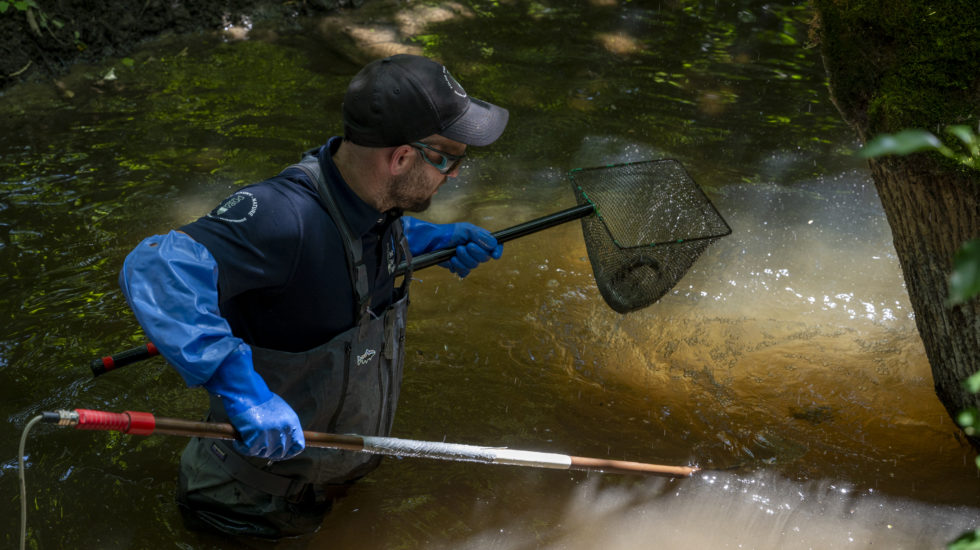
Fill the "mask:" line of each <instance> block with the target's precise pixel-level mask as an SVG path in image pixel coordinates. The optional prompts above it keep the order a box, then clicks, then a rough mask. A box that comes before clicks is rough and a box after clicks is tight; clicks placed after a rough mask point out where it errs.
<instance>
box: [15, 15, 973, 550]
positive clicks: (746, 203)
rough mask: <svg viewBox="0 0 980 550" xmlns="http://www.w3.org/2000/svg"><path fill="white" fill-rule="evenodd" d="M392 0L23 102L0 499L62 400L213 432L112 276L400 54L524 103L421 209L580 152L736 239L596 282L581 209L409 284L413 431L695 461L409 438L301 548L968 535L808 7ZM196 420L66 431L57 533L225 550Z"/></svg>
mask: <svg viewBox="0 0 980 550" xmlns="http://www.w3.org/2000/svg"><path fill="white" fill-rule="evenodd" d="M722 4H723V3H716V2H692V1H686V0H671V1H650V0H634V1H619V2H617V1H615V0H592V1H585V0H575V1H567V2H566V1H562V2H557V1H556V2H548V1H536V2H527V1H522V0H511V1H500V2H491V1H484V0H463V1H461V2H459V3H444V4H436V3H420V2H383V1H378V2H374V3H372V2H368V3H367V5H366V6H365V7H364V8H362V9H361V10H357V11H354V12H351V13H346V14H342V15H338V16H336V17H333V18H327V19H321V20H303V19H296V20H293V21H289V22H281V23H278V24H276V25H275V26H272V25H268V24H266V25H255V26H254V27H245V28H236V29H229V32H227V33H214V34H206V35H198V36H181V37H171V38H168V39H161V40H156V41H154V42H151V43H147V44H146V45H144V46H143V47H141V48H140V49H139V51H137V52H134V53H132V54H130V58H128V59H127V60H121V59H115V60H109V61H107V62H106V63H105V64H103V65H99V66H79V67H77V68H76V69H75V70H74V71H73V72H72V74H71V75H68V76H67V77H65V78H64V79H61V80H60V81H59V84H58V85H57V86H54V85H51V84H44V85H40V84H35V85H23V86H20V87H18V88H14V89H12V90H9V91H8V92H6V93H5V94H4V96H2V98H0V124H2V128H3V132H0V238H2V241H0V265H2V268H3V282H2V289H3V292H2V293H0V312H2V315H3V318H4V319H5V321H4V330H3V332H2V334H0V407H2V410H3V415H4V416H5V418H6V420H7V421H6V422H5V423H3V424H2V425H0V434H2V435H0V440H2V441H3V442H4V443H3V453H2V455H0V492H2V494H3V495H7V496H6V498H4V499H3V500H2V504H0V506H2V508H0V510H3V511H4V512H5V513H3V514H0V532H2V533H4V535H3V537H4V538H3V541H4V544H5V546H13V545H14V543H15V541H16V540H17V531H18V522H17V518H18V515H19V514H18V507H19V499H18V498H17V496H16V495H17V469H16V465H17V458H16V455H17V450H16V442H17V440H18V438H19V435H20V433H21V430H22V429H23V426H24V425H25V424H26V422H27V421H28V420H29V419H30V418H32V417H33V416H35V415H37V414H38V413H39V412H40V411H45V410H54V409H58V408H94V409H105V410H112V411H121V410H147V411H152V412H154V413H155V414H157V415H159V416H170V417H179V418H189V419H197V418H199V417H200V415H201V413H202V411H203V408H204V404H205V401H206V399H205V396H204V394H203V391H202V390H189V389H187V388H186V387H184V385H183V384H182V382H181V380H180V379H179V377H178V376H177V375H176V374H175V373H174V372H173V370H172V369H170V368H169V367H168V366H167V365H166V364H165V363H164V362H163V361H162V360H160V359H154V360H150V361H147V362H145V363H143V364H139V365H134V366H131V367H127V368H126V369H123V370H120V371H119V372H114V373H111V374H110V375H106V376H103V377H100V378H99V379H94V380H93V378H92V376H91V373H90V371H89V368H88V364H89V361H90V360H91V359H92V358H94V357H97V356H101V355H105V354H106V353H111V352H116V351H120V350H123V349H126V348H129V347H132V346H133V345H136V344H138V343H140V342H142V336H141V334H140V331H139V328H138V326H137V324H136V323H135V320H134V319H133V317H132V315H131V314H130V313H129V311H128V309H127V307H126V305H125V301H124V300H123V298H122V296H121V294H120V292H119V290H118V287H117V284H116V277H117V273H118V270H119V268H120V266H121V264H122V259H123V258H124V256H125V255H126V253H128V251H129V250H130V249H131V248H132V247H133V246H134V245H135V244H136V243H137V242H139V241H140V240H141V239H142V238H143V237H145V236H147V235H150V234H153V233H158V232H164V231H167V230H168V229H170V228H172V227H175V226H177V225H179V224H181V223H185V222H186V221H189V220H192V219H194V218H196V217H197V216H200V215H201V214H203V213H205V212H207V211H208V210H209V209H210V208H212V207H213V206H214V205H215V204H217V202H218V201H219V200H220V199H221V198H223V197H225V196H227V195H228V194H229V193H230V192H231V191H232V190H233V189H235V188H236V187H238V186H240V185H243V184H246V183H250V182H253V181H256V180H259V179H262V178H264V177H267V176H269V175H272V174H275V173H276V172H277V171H278V170H279V169H280V168H282V167H284V166H285V165H287V164H290V163H292V162H294V161H295V160H296V159H297V158H298V157H297V156H298V154H299V153H300V152H301V151H303V150H305V149H306V148H308V147H311V146H314V145H317V144H319V143H321V142H323V141H324V140H325V139H326V138H327V137H328V136H329V135H332V134H334V133H337V132H339V131H340V116H339V113H340V111H339V108H340V102H341V98H342V95H343V91H344V88H345V86H346V84H347V81H348V80H349V79H350V77H351V76H352V75H353V74H354V73H355V72H356V71H357V69H358V68H359V67H360V65H361V64H362V63H363V61H364V60H366V59H368V58H370V56H372V55H377V54H378V53H379V52H393V51H401V50H403V49H407V50H408V51H415V52H424V53H426V54H428V55H431V56H433V57H437V58H439V59H441V60H442V61H444V62H445V63H446V64H447V65H448V66H449V68H450V69H451V70H452V72H453V74H454V76H455V77H456V78H457V79H458V80H459V81H460V82H461V83H462V84H463V85H464V86H465V87H466V89H467V91H469V92H470V93H471V94H472V95H474V96H476V97H480V98H485V99H488V100H491V101H493V102H495V103H497V104H500V105H503V106H506V107H508V108H509V109H510V111H511V122H510V125H509V127H508V130H507V132H506V133H505V134H504V137H503V138H501V139H500V140H499V141H498V142H497V143H495V144H494V145H493V146H491V147H487V148H483V149H481V150H478V151H472V154H471V158H470V159H469V160H467V161H466V163H465V164H464V168H463V171H462V174H461V176H460V177H459V178H457V179H456V180H454V181H451V182H450V183H449V184H447V185H446V186H444V187H443V188H442V189H441V190H440V192H439V194H438V195H437V197H436V199H435V201H434V203H433V207H432V208H431V209H430V210H429V211H427V212H426V213H425V214H424V217H426V218H428V219H430V220H433V221H437V222H448V221H455V220H469V221H472V222H474V223H478V224H481V225H484V226H485V227H488V228H490V229H493V230H496V229H501V228H504V227H508V226H511V225H515V224H517V223H520V222H523V221H526V220H529V219H532V218H535V217H538V216H542V215H545V214H548V213H551V212H555V211H557V210H560V209H563V208H566V207H568V206H572V205H573V204H574V197H573V195H572V193H571V187H570V186H569V183H568V180H567V177H566V174H567V172H568V170H570V169H573V168H578V167H587V166H597V165H605V164H609V163H615V162H626V161H636V160H646V159H652V158H675V159H678V160H679V161H681V162H682V163H683V164H684V166H685V167H686V168H687V170H688V172H690V174H691V175H692V177H693V178H694V179H695V180H696V181H697V182H698V183H699V184H700V185H701V186H702V187H703V188H704V189H705V190H706V191H707V193H708V195H709V197H710V198H711V200H712V201H713V202H714V204H715V205H716V207H717V208H718V210H719V211H720V212H721V213H722V215H723V216H724V217H725V218H726V220H727V221H728V223H729V224H730V225H731V227H732V229H733V233H732V234H731V235H730V236H728V237H725V238H724V239H721V240H720V241H718V242H717V243H715V244H714V245H712V247H710V248H709V249H708V251H707V252H706V253H705V254H704V255H703V256H702V257H701V258H700V259H699V260H698V262H697V263H696V264H695V265H694V267H693V268H692V269H691V270H690V271H689V272H688V274H687V275H686V276H685V278H684V279H683V280H681V282H680V283H679V284H678V285H677V286H676V287H675V288H674V289H673V290H672V291H671V292H670V293H669V294H668V295H666V296H664V297H663V298H662V299H661V300H660V301H659V302H658V303H656V304H654V305H652V306H650V307H648V308H646V309H643V310H641V311H639V312H635V313H631V314H628V315H620V314H617V313H615V312H614V311H612V310H611V309H610V308H609V307H608V306H606V305H605V303H604V302H603V301H602V299H601V297H600V295H599V293H598V291H597V289H596V286H595V281H594V279H593V277H592V271H591V268H590V265H589V262H588V259H587V257H586V251H585V245H584V243H583V240H582V232H581V228H580V225H579V224H578V223H571V224H565V225H562V226H560V227H557V228H553V229H549V230H547V231H545V232H541V233H538V234H536V235H534V236H529V237H525V238H521V239H519V240H517V241H514V242H512V243H509V244H508V245H506V247H505V255H504V257H503V258H502V259H501V260H499V261H497V262H495V263H493V264H492V265H489V266H485V267H481V268H480V269H479V270H477V271H476V272H474V273H473V274H472V275H471V276H470V277H468V278H466V279H465V280H462V281H461V280H457V279H455V278H454V277H452V276H451V275H450V274H448V273H447V272H444V271H443V270H441V269H438V268H432V269H430V270H425V271H422V272H419V273H418V274H417V276H418V279H419V280H418V281H416V282H415V283H414V285H413V298H412V308H411V312H410V325H409V332H408V342H407V349H408V357H407V365H406V379H405V383H404V386H403V390H402V401H401V403H400V405H399V410H398V417H397V420H396V422H395V428H394V433H393V436H396V437H404V438H412V439H422V440H436V441H450V442H459V443H469V444H480V445H489V446H508V447H512V448H517V449H527V450H538V451H550V452H558V453H566V454H572V455H579V456H595V457H608V458H614V459H625V460H635V461H642V462H654V463H662V464H697V465H699V466H700V467H701V468H702V469H703V472H701V473H699V474H697V475H695V476H694V477H693V478H691V479H683V480H679V479H673V480H672V479H661V478H656V479H648V478H634V477H627V476H618V475H600V474H587V473H582V472H563V471H551V470H534V469H526V468H516V467H510V466H486V465H475V464H463V463H449V462H441V461H430V460H422V459H386V461H385V462H384V463H383V465H382V467H381V468H379V469H378V470H377V471H376V472H374V473H373V474H372V475H371V476H369V477H368V478H367V479H365V480H364V481H362V482H361V483H359V484H358V485H357V486H356V487H355V489H354V490H352V491H351V493H350V495H349V496H348V497H347V498H345V499H344V500H342V501H341V502H340V503H339V504H338V506H337V507H336V508H335V510H334V512H333V513H332V514H331V515H330V516H329V517H328V518H327V520H326V521H325V523H324V525H323V528H322V529H321V531H320V532H319V533H317V534H316V535H314V536H312V537H308V538H306V539H303V540H299V541H286V542H283V543H281V544H280V545H279V547H282V548H293V547H297V548H327V547H331V548H392V549H393V548H500V549H504V548H514V549H521V548H576V549H577V548H630V549H631V548H651V547H656V548H661V547H663V548H864V547H869V546H874V547H876V548H877V547H885V548H939V547H942V546H943V545H944V544H945V543H946V542H948V541H949V540H952V539H953V538H955V537H956V536H957V535H958V534H959V533H960V532H962V531H965V530H967V529H971V528H975V527H976V525H977V515H978V514H977V512H978V510H980V476H978V471H977V467H976V466H975V465H974V458H975V453H974V452H973V451H972V450H971V449H970V448H969V446H968V445H966V444H965V442H964V441H963V438H962V436H961V435H960V434H959V432H958V430H957V428H956V427H955V426H954V424H953V422H952V421H951V420H950V418H949V417H948V415H947V414H946V412H945V410H944V409H943V408H942V406H941V405H940V403H939V402H938V400H937V399H936V397H935V394H934V392H933V387H932V386H933V385H932V379H931V374H930V371H929V366H928V364H927V361H926V358H925V354H924V351H923V348H922V343H921V342H920V340H919V339H918V336H917V334H916V330H915V325H914V320H913V313H912V311H911V308H910V306H909V303H908V298H907V295H906V291H905V288H904V285H903V280H902V275H901V271H900V268H899V266H898V262H897V259H896V258H895V253H894V249H893V247H892V245H891V234H890V230H889V227H888V225H887V222H886V221H885V219H884V216H883V213H882V211H881V207H880V204H879V202H878V199H877V196H876V194H875V191H874V186H873V183H872V181H871V179H870V175H869V173H868V170H867V169H866V167H865V165H864V164H863V163H861V162H859V161H858V160H856V159H855V158H853V157H852V156H851V155H850V154H849V152H850V151H851V150H853V149H854V148H856V147H857V144H856V142H855V140H854V137H853V133H852V132H851V131H850V130H849V129H848V128H847V127H846V125H845V124H844V123H842V122H841V121H840V118H839V116H838V114H837V113H836V111H835V110H834V108H833V106H832V105H831V103H830V101H829V99H828V94H827V91H826V87H825V77H824V74H823V71H822V67H821V66H820V63H819V56H818V53H817V50H816V49H814V48H809V47H807V25H808V22H809V17H810V14H809V13H808V11H807V10H806V8H805V7H804V6H803V5H802V4H804V3H803V2H800V3H799V4H800V5H796V3H792V2H783V3H774V2H761V1H749V0H742V1H739V2H734V3H725V4H726V5H722ZM184 443H185V442H184V441H182V440H180V439H179V438H172V437H157V436H154V437H133V436H124V435H119V434H114V433H101V432H100V433H89V432H77V431H71V430H64V429H56V428H51V427H48V426H42V427H39V428H36V429H35V431H34V432H32V435H31V437H30V438H29V440H28V446H27V464H28V468H27V488H28V504H29V518H30V524H29V538H30V540H31V544H33V545H34V546H33V547H36V548H139V549H143V548H146V549H151V548H152V549H156V548H183V549H190V548H235V547H239V545H238V543H233V542H230V541H225V540H219V539H214V538H210V537H206V536H202V535H198V534H194V533H190V532H187V531H185V530H184V529H183V526H182V525H181V522H180V519H179V515H178V513H177V510H176V507H175V505H174V503H173V491H174V484H175V480H176V465H177V459H178V456H179V453H180V451H181V449H182V447H183V445H184Z"/></svg>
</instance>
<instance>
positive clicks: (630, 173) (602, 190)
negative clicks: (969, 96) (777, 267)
mask: <svg viewBox="0 0 980 550" xmlns="http://www.w3.org/2000/svg"><path fill="white" fill-rule="evenodd" d="M569 178H570V179H571V183H572V188H573V189H574V190H575V197H576V200H577V201H578V203H579V204H586V203H589V204H592V205H593V207H594V208H595V215H591V216H588V217H586V218H582V231H583V234H584V236H585V246H586V249H587V250H588V253H589V260H590V261H591V263H592V270H593V273H594V274H595V279H596V285H597V286H598V287H599V291H600V292H601V293H602V297H603V298H604V299H605V300H606V303H608V304H609V306H610V307H612V308H613V309H614V310H616V311H618V312H619V313H628V312H630V311H635V310H637V309H640V308H644V307H646V306H648V305H650V304H652V303H654V302H656V301H657V300H659V299H660V297H661V296H663V295H664V294H665V293H667V291H669V290H670V289H671V288H673V287H674V285H676V284H677V282H678V281H680V279H681V277H683V276H684V274H685V273H686V272H687V270H688V269H689V268H690V267H691V265H692V264H694V262H695V260H697V259H698V256H700V255H701V253H702V252H704V250H705V249H706V248H707V247H708V246H709V245H710V244H711V243H713V242H714V241H716V240H718V239H719V238H721V237H724V236H725V235H728V234H730V233H731V232H732V230H731V228H730V227H729V226H728V224H727V223H726V222H725V220H724V219H723V218H722V217H721V215H720V214H719V213H718V210H717V209H715V207H714V205H713V204H711V201H710V200H708V197H707V196H706V195H705V194H704V191H702V190H701V188H700V187H699V186H698V184H697V183H695V182H694V180H693V179H691V176H689V175H688V174H687V171H686V170H684V167H683V166H682V165H681V163H680V162H678V161H676V160H672V159H666V160H655V161H645V162H633V163H626V164H616V165H612V166H604V167H598V168H584V169H577V170H573V171H572V172H571V173H570V174H569Z"/></svg>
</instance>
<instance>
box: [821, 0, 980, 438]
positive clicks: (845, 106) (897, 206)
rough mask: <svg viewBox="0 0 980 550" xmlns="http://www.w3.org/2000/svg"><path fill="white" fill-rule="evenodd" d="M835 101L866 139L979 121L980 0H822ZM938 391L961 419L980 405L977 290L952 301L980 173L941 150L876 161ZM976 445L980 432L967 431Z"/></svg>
mask: <svg viewBox="0 0 980 550" xmlns="http://www.w3.org/2000/svg"><path fill="white" fill-rule="evenodd" d="M814 5H815V7H816V8H817V15H818V18H817V21H816V25H815V30H816V38H817V39H818V40H819V42H820V46H821V53H822V54H823V59H824V65H825V67H826V69H827V74H828V77H829V85H830V93H831V97H832V100H833V101H834V104H835V105H836V106H837V108H838V110H839V111H840V112H841V114H842V115H843V117H844V119H845V120H847V121H848V122H849V123H850V124H851V125H852V126H853V127H854V128H855V130H856V131H857V132H858V134H859V136H860V137H861V139H862V140H864V141H867V140H869V139H871V138H873V137H874V136H875V135H876V134H879V133H894V132H898V131H900V130H903V129H907V128H922V129H926V130H929V131H932V132H933V133H936V134H937V135H940V137H946V136H945V134H944V133H943V131H942V128H944V127H945V126H948V125H952V124H968V125H970V126H972V127H973V128H974V130H976V128H977V123H978V120H980V61H978V60H980V2H978V1H976V0H938V1H931V2H892V1H888V2H885V1H884V0H814ZM871 173H872V176H873V178H874V181H875V186H876V187H877V189H878V196H879V197H880V199H881V204H882V206H883V207H884V210H885V214H886V216H887V217H888V223H889V225H890V226H891V229H892V235H893V238H894V244H895V251H896V252H897V254H898V258H899V261H900V263H901V266H902V271H903V273H904V276H905V283H906V287H907V290H908V294H909V300H910V302H911V304H912V309H913V311H914V312H915V321H916V326H917V327H918V330H919V334H920V335H921V337H922V342H923V344H924V345H925V349H926V355H927V357H928V358H929V364H930V365H931V367H932V374H933V380H934V382H935V385H936V394H937V396H938V397H939V399H940V401H942V403H943V405H944V406H945V407H946V410H947V411H948V412H949V414H950V415H951V416H953V417H954V418H955V417H956V415H957V414H958V412H959V411H961V410H963V409H964V408H967V407H971V406H980V399H978V396H977V395H974V394H971V393H969V392H968V391H967V390H966V389H965V388H964V387H963V386H962V382H963V380H964V379H966V378H967V377H968V376H970V375H971V374H973V373H975V372H977V371H978V370H980V299H978V298H973V299H972V300H970V301H969V302H967V303H966V304H963V305H959V306H949V305H947V297H948V294H949V275H950V272H951V270H952V259H953V255H954V254H955V253H956V251H957V250H958V249H959V247H960V246H961V245H962V244H963V243H964V242H966V241H967V240H970V239H975V238H978V237H980V171H977V170H969V169H967V168H965V167H963V166H962V165H959V164H957V163H955V162H953V161H950V160H948V159H945V158H944V157H941V156H939V155H938V154H936V153H916V154H913V155H910V156H908V157H884V158H881V159H876V160H872V161H871ZM970 441H971V443H972V444H973V446H974V447H976V448H978V449H980V438H976V437H974V438H970Z"/></svg>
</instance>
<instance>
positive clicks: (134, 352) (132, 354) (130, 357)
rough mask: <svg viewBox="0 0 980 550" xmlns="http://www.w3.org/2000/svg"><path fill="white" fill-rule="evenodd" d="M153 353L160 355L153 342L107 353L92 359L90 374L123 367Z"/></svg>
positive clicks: (151, 355) (98, 374)
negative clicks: (110, 353) (111, 353)
mask: <svg viewBox="0 0 980 550" xmlns="http://www.w3.org/2000/svg"><path fill="white" fill-rule="evenodd" d="M154 355H160V350H158V349H157V347H156V346H154V345H153V342H147V343H146V344H144V345H142V346H140V347H138V348H133V349H128V350H126V351H121V352H119V353H117V354H115V355H107V356H105V357H100V358H98V359H93V360H92V376H101V375H103V374H105V373H107V372H109V371H111V370H115V369H118V368H119V367H125V366H126V365H129V364H130V363H135V362H137V361H142V360H144V359H149V358H150V357H153V356H154Z"/></svg>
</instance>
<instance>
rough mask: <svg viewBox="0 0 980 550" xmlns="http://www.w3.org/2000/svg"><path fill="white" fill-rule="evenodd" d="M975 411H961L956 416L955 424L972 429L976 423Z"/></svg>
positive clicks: (971, 409) (970, 409) (969, 409)
mask: <svg viewBox="0 0 980 550" xmlns="http://www.w3.org/2000/svg"><path fill="white" fill-rule="evenodd" d="M977 416H978V415H977V409H975V408H973V407H970V408H968V409H963V410H962V411H960V412H959V414H957V415H956V423H957V424H959V425H960V426H962V427H964V428H972V427H973V426H974V425H975V424H976V423H977Z"/></svg>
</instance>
